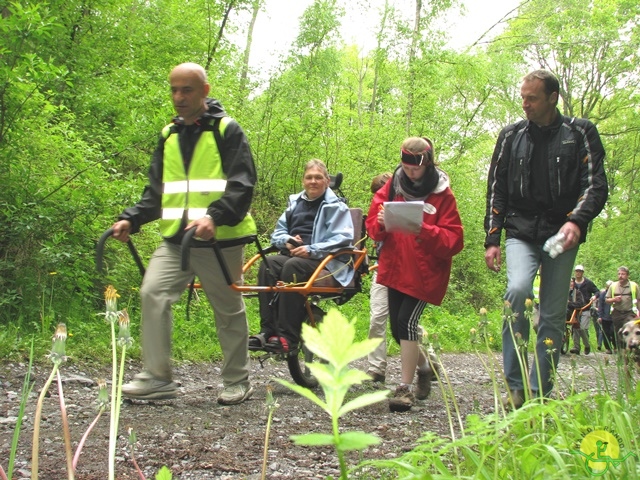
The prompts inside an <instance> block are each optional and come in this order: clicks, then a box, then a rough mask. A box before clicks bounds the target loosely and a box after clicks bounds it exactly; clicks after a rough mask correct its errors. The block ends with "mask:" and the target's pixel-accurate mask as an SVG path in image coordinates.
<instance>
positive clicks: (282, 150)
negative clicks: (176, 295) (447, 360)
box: [0, 0, 640, 357]
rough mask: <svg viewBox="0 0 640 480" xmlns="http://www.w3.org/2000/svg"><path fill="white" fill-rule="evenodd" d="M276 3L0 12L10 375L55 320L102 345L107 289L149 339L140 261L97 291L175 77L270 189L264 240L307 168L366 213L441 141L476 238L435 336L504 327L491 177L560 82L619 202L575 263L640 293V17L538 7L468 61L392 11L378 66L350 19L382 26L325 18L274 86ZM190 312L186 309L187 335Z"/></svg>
mask: <svg viewBox="0 0 640 480" xmlns="http://www.w3.org/2000/svg"><path fill="white" fill-rule="evenodd" d="M264 4H265V1H264V0H228V1H220V0H189V1H184V2H171V1H167V0H152V1H138V0H108V1H107V0H66V1H64V2H63V1H60V0H51V1H48V2H46V1H39V0H28V1H27V0H21V1H13V2H6V1H5V2H0V12H1V17H0V31H1V32H2V34H1V35H0V179H1V185H2V188H1V189H0V325H2V328H1V329H0V347H1V348H0V352H1V356H10V355H12V354H20V352H24V351H25V345H26V339H27V338H29V336H30V335H31V334H33V333H36V334H39V335H42V336H43V338H44V337H49V336H50V335H51V333H52V332H53V327H54V326H55V324H56V323H57V322H59V321H63V322H65V323H67V325H68V328H69V330H70V332H71V333H72V334H74V335H76V342H78V343H82V342H87V344H90V342H92V341H95V339H93V338H91V337H92V335H91V332H92V328H94V327H92V326H91V325H93V324H96V323H97V320H96V316H95V313H94V312H97V311H99V310H101V309H102V303H103V300H102V296H103V289H104V286H105V285H106V284H107V283H111V284H113V285H115V286H116V288H117V289H118V290H119V291H120V293H121V295H122V297H124V298H123V299H122V300H121V301H123V302H124V305H128V306H129V310H130V313H131V316H132V318H133V319H134V321H135V320H136V319H138V320H139V308H138V307H139V304H138V298H137V289H138V287H139V284H140V281H141V279H140V274H139V273H138V271H137V269H136V266H135V264H134V263H133V261H132V260H131V258H130V257H129V256H128V252H127V250H126V248H124V247H123V246H122V245H119V244H117V243H118V242H112V243H113V244H114V245H109V248H108V250H109V251H108V258H107V265H108V270H107V274H106V275H100V274H98V272H97V271H96V269H95V265H94V255H95V246H96V242H97V240H98V238H99V237H100V235H101V234H102V233H103V232H104V231H105V230H106V229H107V228H109V227H110V226H111V225H112V223H113V221H114V220H115V218H116V217H117V215H118V214H119V213H120V212H121V211H122V210H123V208H125V207H127V206H130V205H133V204H134V203H135V202H136V201H137V200H138V199H139V198H140V194H141V192H142V189H143V187H144V185H145V183H146V173H147V169H148V165H149V162H150V156H151V153H152V151H153V149H154V147H155V146H156V142H157V136H158V133H159V131H160V129H161V128H162V126H164V125H165V124H167V123H168V121H169V120H170V119H171V117H172V116H173V114H174V111H173V108H172V105H171V102H170V96H169V89H168V84H167V74H168V72H169V71H170V69H171V68H172V67H173V66H174V65H176V64H178V63H180V62H184V61H193V62H197V63H200V64H201V65H203V66H204V67H205V68H206V70H207V71H208V73H209V79H210V83H211V85H212V88H211V92H212V96H214V97H216V98H218V99H219V100H220V101H221V102H222V104H223V105H224V106H225V108H226V109H227V111H228V112H229V114H230V115H231V116H233V117H234V118H236V119H237V120H238V122H239V123H240V125H242V127H243V128H244V130H245V132H246V134H247V136H248V138H249V141H250V143H251V147H252V150H253V153H254V158H255V162H256V165H257V169H258V176H259V182H258V186H257V191H256V196H255V201H254V203H253V208H252V212H253V215H254V216H255V218H256V220H257V224H258V231H259V232H260V233H261V234H262V235H264V236H265V237H264V239H265V241H266V238H267V236H268V234H269V233H270V232H271V230H272V229H273V226H274V224H275V221H276V219H277V217H278V215H279V214H280V213H281V212H282V210H283V209H284V207H285V205H286V198H287V196H288V195H289V194H291V193H294V192H297V191H299V190H300V189H301V175H302V168H303V165H304V164H305V162H306V161H307V160H308V159H310V158H313V157H318V158H321V159H323V160H324V161H325V162H326V163H327V165H328V167H329V170H330V171H331V172H333V173H335V172H343V174H344V177H345V180H344V183H343V187H342V190H343V192H344V193H345V195H346V197H347V198H348V201H349V204H350V206H353V207H362V208H364V209H365V211H366V209H367V208H368V204H369V201H370V197H371V195H370V193H369V184H370V180H371V178H372V177H373V176H374V175H376V174H378V173H380V172H383V171H391V170H393V168H394V167H395V166H396V165H397V163H398V150H399V146H400V144H401V142H402V140H403V139H404V138H405V137H407V136H410V135H418V136H428V137H429V138H431V139H432V140H433V141H434V144H435V147H436V154H437V160H438V161H439V162H440V164H441V167H442V168H443V169H444V170H445V171H447V172H448V174H449V175H450V177H451V184H452V188H453V190H454V192H455V194H456V196H457V199H458V206H459V209H460V212H461V216H462V220H463V224H464V229H465V248H464V250H463V252H462V253H460V254H459V255H458V256H456V257H455V259H454V266H453V272H452V276H451V282H450V286H449V290H448V293H447V296H446V299H445V302H444V304H443V306H442V308H439V309H429V310H428V311H427V314H426V316H427V317H429V318H428V322H433V325H434V328H435V329H437V324H438V322H440V324H441V326H443V327H444V326H445V325H448V326H449V327H448V328H453V325H454V324H455V319H456V318H462V317H464V318H475V317H476V314H475V313H474V312H477V311H478V309H479V308H480V307H486V308H488V309H489V310H490V312H492V313H491V314H492V316H493V318H494V319H498V318H499V312H500V308H501V298H502V294H503V291H504V285H505V275H504V272H501V273H500V274H497V275H496V274H495V273H492V272H490V271H489V270H488V269H487V268H486V266H485V264H484V248H483V240H484V231H483V217H484V207H485V191H486V175H487V169H488V166H489V162H490V158H491V154H492V152H493V147H494V144H495V139H496V137H497V134H498V132H499V130H500V128H501V127H502V126H504V125H506V124H508V123H511V122H514V121H516V120H518V119H520V118H522V111H521V108H520V103H521V102H520V98H519V85H520V79H521V77H522V76H523V75H524V74H525V73H527V72H528V71H530V70H532V69H534V68H546V69H549V70H551V71H552V72H554V73H555V74H556V75H557V76H558V77H559V78H560V79H561V92H560V93H561V106H560V108H561V110H562V111H563V113H564V114H566V115H572V116H577V117H584V118H589V119H590V120H591V121H593V122H594V123H595V124H596V125H597V127H598V129H599V131H600V134H601V137H602V140H603V142H604V145H605V148H606V151H607V157H606V163H605V168H606V172H607V177H608V180H609V185H610V196H609V200H608V201H607V204H606V206H605V209H604V210H603V212H602V213H601V215H600V216H599V217H598V218H597V219H596V220H595V221H594V222H593V223H592V225H591V227H590V230H591V231H590V233H589V238H588V241H587V243H586V244H585V245H583V246H582V247H581V249H580V253H579V255H578V262H579V263H582V264H583V265H585V268H586V275H587V276H588V277H589V278H591V279H592V280H594V281H595V282H596V284H597V285H599V286H602V285H603V284H604V282H605V281H606V280H607V279H613V280H615V275H616V269H617V267H618V266H620V265H623V264H624V265H627V266H628V267H629V268H630V269H631V278H632V279H635V280H639V279H640V278H638V272H640V257H639V256H638V255H637V245H638V243H637V241H636V237H635V235H637V233H638V231H639V229H638V227H639V226H640V203H639V202H638V198H637V189H636V188H634V185H635V179H636V177H637V175H638V171H639V169H638V161H639V154H640V115H639V111H638V110H639V105H640V101H639V91H638V79H639V78H640V62H639V61H638V55H639V53H640V27H639V19H640V4H638V2H637V1H636V0H593V1H587V0H563V1H562V2H556V1H553V0H525V1H523V2H522V3H521V4H520V6H519V7H518V8H517V10H515V11H514V12H512V13H511V14H510V15H509V16H508V17H507V18H505V23H506V25H505V28H504V29H503V30H502V32H501V33H500V34H499V35H497V36H494V37H490V38H489V37H487V39H484V38H483V37H482V38H480V39H479V41H478V42H476V43H475V44H474V45H472V46H470V47H469V48H467V49H465V50H460V49H456V50H454V49H452V48H450V47H448V46H447V40H448V38H449V36H451V35H455V32H450V31H447V30H446V28H442V25H443V20H446V18H448V17H449V16H450V15H453V14H455V13H456V12H457V11H458V9H459V8H460V4H459V3H458V2H456V1H455V0H433V1H422V0H416V1H414V2H408V1H405V2H399V1H395V2H394V1H392V0H384V1H383V2H380V7H379V9H378V10H377V11H376V12H377V13H376V15H377V19H378V20H377V27H376V28H375V30H374V31H371V32H368V34H369V35H370V37H371V38H372V44H373V45H375V47H374V48H373V49H371V50H368V51H364V50H362V49H361V48H359V47H358V46H356V45H352V44H349V43H348V42H345V41H344V39H343V38H342V37H341V34H340V32H341V31H342V30H341V28H342V27H344V26H343V25H342V22H343V21H344V19H345V12H346V11H347V10H348V11H349V12H350V13H351V15H352V16H353V11H354V9H360V11H362V12H365V11H368V10H369V9H370V7H369V6H368V2H360V1H348V0H342V1H339V0H315V1H313V2H310V5H309V6H308V7H307V8H306V9H305V10H304V13H303V15H302V16H301V17H300V18H299V25H298V28H299V30H298V34H297V37H296V38H295V40H294V42H293V44H292V45H291V48H290V50H289V51H288V52H287V53H286V54H285V55H283V56H282V58H281V59H280V60H281V61H280V62H279V63H278V64H277V66H276V67H275V68H272V69H271V70H270V71H269V72H265V71H264V70H262V71H256V70H253V69H252V68H251V67H250V62H249V59H250V55H251V51H252V38H253V28H254V25H255V22H256V19H257V18H258V16H260V15H265V11H264V8H265V5H264ZM400 5H401V6H402V8H405V9H406V8H407V6H408V5H409V6H411V14H410V15H408V16H407V14H406V12H405V11H403V10H401V9H399V6H400ZM356 11H358V10H356ZM369 14H370V12H369ZM352 28H358V25H357V24H354V25H352ZM278 34H279V31H273V35H274V36H277V35H278ZM159 240H160V237H159V234H158V230H157V228H155V226H154V225H148V226H146V227H145V228H144V229H143V232H142V233H141V234H139V235H136V237H135V238H134V242H135V244H136V246H137V248H138V249H139V251H140V252H141V255H142V256H143V258H145V259H148V257H149V255H150V254H151V252H152V251H153V249H154V248H155V246H156V245H157V243H158V242H159ZM115 244H117V245H115ZM503 270H504V269H503ZM367 281H368V279H365V295H358V296H357V297H355V298H354V300H352V301H351V302H350V303H349V304H347V305H345V306H344V307H343V308H346V309H347V310H346V311H345V314H346V315H347V317H349V318H351V317H352V316H354V315H358V316H359V317H361V318H360V320H362V321H363V322H365V324H366V322H367V321H368V315H367V314H366V313H365V312H367V311H368V308H367V305H368V300H367V298H366V297H367V295H366V293H367V291H368V285H367ZM205 303H206V302H205ZM198 308H200V309H203V310H198ZM250 308H251V309H252V312H254V313H255V307H250ZM343 311H344V310H343ZM184 313H185V309H184V305H182V306H178V308H177V310H176V322H182V321H183V319H184ZM194 318H195V320H193V322H192V325H191V326H188V327H187V326H185V325H186V324H184V323H181V329H180V331H181V333H180V334H178V335H184V336H187V337H188V336H189V335H193V336H194V337H197V338H199V339H201V340H202V339H204V340H206V339H207V338H209V337H211V338H213V337H215V332H214V331H213V329H212V328H211V315H210V312H208V311H207V307H204V306H203V307H196V311H195V314H194ZM251 322H252V325H256V324H257V319H256V318H255V314H252V316H251ZM496 325H497V320H496ZM465 328H466V327H465ZM495 328H496V331H498V330H499V327H498V326H496V327H495ZM361 330H363V331H362V335H365V336H366V330H364V329H361ZM498 337H499V335H498ZM454 338H455V336H454ZM497 341H499V339H498V340H497ZM186 343H187V344H188V341H187V342H186ZM107 347H108V339H107V340H106V341H105V343H104V348H105V350H104V351H107V350H106V348H107ZM91 348H92V347H90V348H89V350H91ZM452 348H455V344H454V345H452ZM459 348H463V347H462V346H459ZM96 351H97V350H95V349H94V350H93V352H94V353H95V352H96ZM208 353H210V352H208V351H202V350H199V351H198V352H191V355H196V354H202V355H207V354H208ZM177 356H183V357H188V356H189V354H188V353H186V352H184V351H180V350H178V352H177Z"/></svg>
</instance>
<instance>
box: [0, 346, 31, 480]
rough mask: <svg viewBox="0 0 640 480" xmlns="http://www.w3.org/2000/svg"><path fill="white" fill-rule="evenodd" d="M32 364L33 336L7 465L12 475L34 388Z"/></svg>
mask: <svg viewBox="0 0 640 480" xmlns="http://www.w3.org/2000/svg"><path fill="white" fill-rule="evenodd" d="M32 366H33V337H31V347H30V349H29V366H28V367H27V373H26V374H25V376H24V382H23V383H22V392H21V394H20V408H19V410H18V420H17V421H16V426H15V429H14V431H13V438H12V440H11V450H10V451H9V465H8V467H7V470H8V471H9V476H10V477H13V466H14V464H15V461H16V452H17V451H18V440H19V438H20V428H21V427H22V420H23V418H24V411H25V408H26V406H27V400H28V399H29V395H30V394H31V390H32V389H33V385H34V383H33V382H32V381H31V369H32ZM0 469H1V467H0ZM2 473H4V472H2ZM3 480H4V479H3Z"/></svg>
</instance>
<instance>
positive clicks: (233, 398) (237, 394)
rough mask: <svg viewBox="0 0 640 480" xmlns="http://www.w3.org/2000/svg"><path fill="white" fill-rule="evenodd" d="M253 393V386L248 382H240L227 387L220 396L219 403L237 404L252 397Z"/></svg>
mask: <svg viewBox="0 0 640 480" xmlns="http://www.w3.org/2000/svg"><path fill="white" fill-rule="evenodd" d="M251 395H253V387H252V386H251V385H249V384H248V383H245V384H242V383H240V384H237V385H232V386H230V387H225V388H224V390H223V391H222V393H221V394H220V396H219V397H218V403H219V404H220V405H237V404H238V403H242V402H244V401H245V400H248V399H249V398H251Z"/></svg>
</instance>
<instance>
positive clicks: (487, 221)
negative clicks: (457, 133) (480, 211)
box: [484, 126, 514, 248]
mask: <svg viewBox="0 0 640 480" xmlns="http://www.w3.org/2000/svg"><path fill="white" fill-rule="evenodd" d="M513 133H514V129H513V126H509V127H506V128H504V129H502V131H501V132H500V135H498V140H497V141H496V146H495V148H494V149H493V156H492V157H491V166H490V167H489V176H488V180H487V199H486V211H485V217H484V228H485V232H486V237H485V242H484V247H485V248H487V247H488V246H489V245H500V236H501V234H502V229H503V227H504V219H505V215H506V210H507V204H508V198H509V195H508V185H507V182H508V178H507V177H508V173H509V155H510V150H511V149H510V146H509V145H510V142H511V140H512V135H513Z"/></svg>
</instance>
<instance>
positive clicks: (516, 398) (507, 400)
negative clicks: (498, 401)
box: [502, 390, 524, 410]
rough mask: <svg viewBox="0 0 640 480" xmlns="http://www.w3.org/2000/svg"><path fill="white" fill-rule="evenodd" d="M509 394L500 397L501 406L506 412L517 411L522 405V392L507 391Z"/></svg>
mask: <svg viewBox="0 0 640 480" xmlns="http://www.w3.org/2000/svg"><path fill="white" fill-rule="evenodd" d="M509 392H510V393H508V394H506V395H505V396H504V397H502V406H503V407H504V408H505V409H506V410H511V409H513V410H517V409H518V408H520V407H522V405H523V404H524V390H509Z"/></svg>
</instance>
